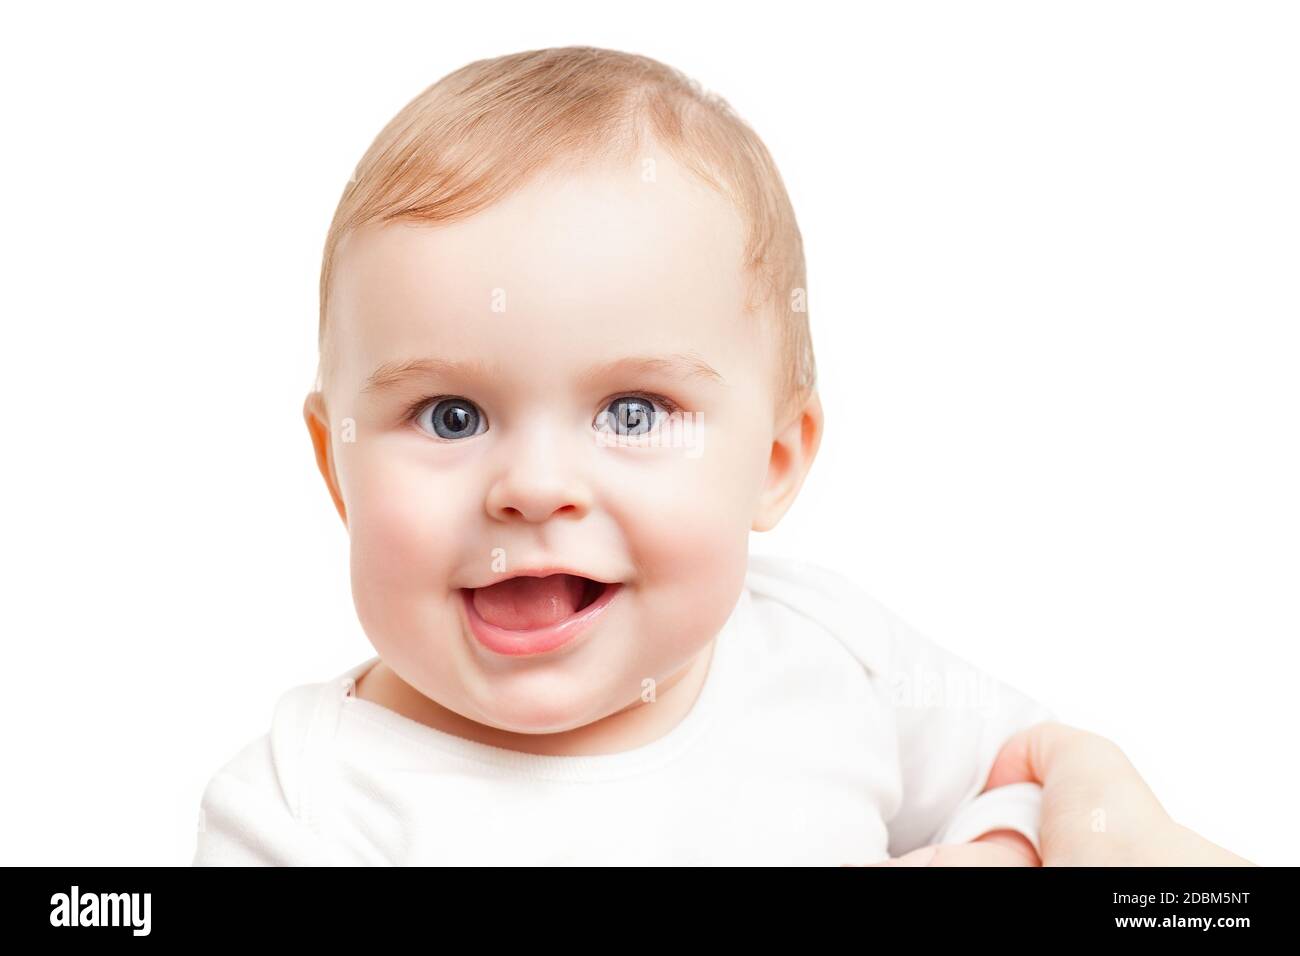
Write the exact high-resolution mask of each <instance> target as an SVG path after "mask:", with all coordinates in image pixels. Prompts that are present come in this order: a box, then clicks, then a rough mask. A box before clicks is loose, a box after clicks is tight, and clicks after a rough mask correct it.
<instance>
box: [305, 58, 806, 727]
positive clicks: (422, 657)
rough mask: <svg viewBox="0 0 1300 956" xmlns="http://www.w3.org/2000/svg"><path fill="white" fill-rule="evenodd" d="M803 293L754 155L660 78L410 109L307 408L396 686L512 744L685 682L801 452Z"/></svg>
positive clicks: (649, 73) (708, 98) (362, 212)
mask: <svg viewBox="0 0 1300 956" xmlns="http://www.w3.org/2000/svg"><path fill="white" fill-rule="evenodd" d="M805 285H806V284H805V280H804V260H803V250H802V243H801V240H800V235H799V230H798V226H797V224H796V221H795V217H794V213H793V210H792V209H791V206H790V202H789V199H788V197H787V195H786V192H785V188H784V186H783V184H782V182H781V179H780V176H779V174H778V173H777V170H776V168H775V166H774V165H773V163H772V161H771V158H770V157H769V155H768V153H767V150H766V149H765V148H764V146H763V145H762V143H761V142H760V140H759V139H758V138H757V137H756V136H755V135H754V133H753V132H752V131H751V130H750V129H749V128H748V127H747V126H746V125H745V124H744V123H742V122H741V121H740V120H739V119H738V118H737V117H736V116H735V115H734V114H733V113H732V112H731V111H730V109H729V108H728V106H727V105H726V103H725V102H724V101H722V100H720V99H718V98H717V97H715V96H712V95H709V94H706V93H704V92H703V91H701V89H700V88H699V87H698V86H697V85H696V84H694V83H692V82H691V81H689V80H687V79H686V78H684V77H683V76H681V75H680V74H679V73H677V72H676V71H674V70H672V69H670V68H668V67H666V66H664V65H663V64H660V63H658V62H656V61H654V60H650V59H647V58H645V57H640V56H633V55H629V54H625V53H619V52H616V51H610V50H600V49H592V48H586V47H583V48H566V49H552V50H539V51H531V52H526V53H519V54H515V55H511V56H506V57H501V58H498V59H494V60H487V61H480V62H476V63H471V64H470V65H468V66H466V67H464V68H462V69H460V70H457V71H456V72H454V73H452V74H450V75H448V76H447V77H445V78H443V79H442V80H440V81H439V82H438V83H436V84H434V85H433V86H432V87H430V88H429V89H427V90H426V91H424V92H423V93H422V94H420V96H418V97H417V98H416V99H415V100H414V101H412V102H411V103H410V104H409V105H407V106H406V107H405V108H404V109H403V110H402V111H401V112H400V113H399V114H398V115H397V116H396V117H395V118H394V119H393V120H392V122H390V123H389V124H388V126H387V127H385V129H384V130H383V131H382V132H381V133H380V134H379V137H378V138H377V139H376V140H375V142H374V144H373V145H372V146H371V148H370V149H369V150H368V151H367V153H366V155H365V156H364V157H363V158H362V160H361V162H360V164H359V165H358V166H357V169H356V173H355V175H354V177H353V179H352V180H350V181H349V183H348V185H347V187H346V189H345V191H344V194H343V198H342V200H341V201H340V203H339V207H338V210H337V212H336V214H335V217H334V220H333V223H332V225H331V227H330V231H329V235H328V238H327V240H326V245H325V255H324V264H323V268H322V274H321V314H320V346H321V365H320V374H319V378H318V381H317V387H316V389H315V390H314V391H313V392H312V393H311V394H310V395H309V396H308V398H307V402H306V406H305V415H306V419H307V423H308V427H309V429H310V431H311V434H312V440H313V443H314V445H315V448H316V458H317V463H318V465H319V466H320V470H321V473H322V474H323V475H324V477H325V480H326V483H327V485H328V487H329V490H330V493H331V495H332V497H333V499H334V503H335V506H336V507H337V509H338V511H339V514H340V515H341V516H342V518H343V520H344V523H345V524H346V526H347V529H348V533H349V536H350V539H351V568H352V590H353V597H354V600H355V603H356V608H357V613H358V617H359V619H360V621H361V623H362V626H363V627H364V629H365V631H366V633H367V635H368V636H369V638H370V640H371V642H372V643H373V645H374V647H375V649H376V651H377V653H378V654H379V656H380V657H381V658H382V659H383V661H384V663H385V664H386V665H387V666H388V667H389V668H391V670H392V671H393V672H394V673H395V674H396V675H398V676H399V677H400V678H401V679H402V680H403V681H404V682H405V683H406V684H408V685H410V686H411V687H412V688H414V689H415V690H417V691H418V692H419V693H421V694H422V695H424V696H425V697H427V698H430V699H432V700H434V701H437V702H438V703H439V704H440V705H442V706H443V707H446V708H449V709H451V710H453V711H456V712H458V713H459V714H461V715H463V716H465V717H468V718H470V719H472V720H474V721H477V722H479V723H481V724H486V725H489V726H493V727H497V728H500V729H502V730H506V731H511V732H518V733H558V732H561V731H564V730H568V729H571V728H575V727H579V726H582V725H586V724H589V723H592V722H594V721H596V720H599V719H601V718H603V717H605V716H607V715H610V714H612V713H614V712H616V711H619V710H622V709H625V708H627V707H629V706H630V705H632V704H634V703H636V702H637V701H639V700H641V699H642V691H643V687H644V686H645V685H644V683H643V682H644V681H645V680H646V679H647V678H649V679H652V680H654V681H655V682H657V683H662V682H664V681H668V680H671V679H672V677H673V676H674V675H677V674H679V673H680V672H682V671H683V670H684V669H685V668H686V667H687V666H688V665H690V664H691V662H692V661H694V660H695V659H696V658H697V657H698V655H699V654H700V652H701V650H702V649H703V648H705V647H706V646H707V644H708V642H709V641H710V639H711V638H713V637H714V635H715V634H716V633H717V632H718V630H719V628H720V627H721V626H722V625H723V623H725V621H726V619H727V617H728V615H729V614H730V613H731V611H732V609H733V608H734V606H735V604H736V601H737V599H738V598H739V596H740V592H741V588H742V586H743V583H744V576H745V570H746V559H747V555H748V550H749V549H748V535H749V532H750V531H751V530H755V531H764V530H768V529H770V528H772V527H774V526H775V525H776V524H777V522H778V521H779V520H780V518H781V516H782V515H783V514H784V513H785V512H786V510H787V509H788V508H789V506H790V505H791V503H792V502H793V501H794V498H795V496H796V495H797V494H798V491H799V488H800V486H801V484H802V482H803V479H804V476H805V475H806V474H807V472H808V469H809V467H810V466H811V464H812V460H813V458H814V456H815V455H816V452H817V447H818V444H819V441H820V437H821V431H822V413H821V407H820V404H819V402H818V398H817V394H816V391H815V387H814V385H815V375H814V363H813V353H812V345H811V340H810V336H809V331H808V323H807V311H806V307H805V297H804V289H805ZM556 569H567V571H569V572H572V573H573V574H574V575H576V576H581V577H584V578H589V579H592V580H593V581H595V582H607V583H609V584H611V585H613V586H612V587H610V588H607V589H605V590H603V591H602V590H601V589H600V588H598V587H596V586H595V585H591V586H584V585H583V584H582V582H581V581H580V580H579V579H578V578H576V577H575V578H572V579H571V578H567V577H564V576H555V577H544V575H546V574H548V573H549V572H551V571H553V570H556ZM516 576H519V577H520V579H521V581H522V582H523V583H521V581H516V583H514V584H504V585H501V586H500V587H498V588H495V589H492V590H487V589H488V588H489V586H491V585H493V584H496V583H498V582H502V581H505V580H507V579H511V578H514V577H516ZM473 589H478V591H477V594H476V593H475V591H474V590H473ZM466 598H468V600H466ZM593 601H594V603H592V602H593ZM588 605H589V606H590V608H592V609H595V608H599V610H598V613H597V614H596V615H595V616H594V617H592V618H591V619H590V621H589V622H588V623H587V625H586V626H585V627H578V628H572V622H571V619H570V623H568V624H563V625H560V626H558V627H557V626H551V627H549V628H548V627H546V626H545V625H547V624H550V625H555V624H556V622H558V621H559V620H560V619H562V618H568V616H569V615H570V614H572V613H574V612H577V616H579V617H582V616H583V611H584V609H586V608H587V607H588ZM588 613H590V612H589V611H588ZM521 629H522V630H521ZM571 630H572V631H574V632H576V636H574V637H572V638H571V639H569V640H567V641H565V642H563V643H559V644H558V645H556V646H552V645H553V644H555V641H556V640H558V639H559V638H561V637H563V636H565V635H567V634H568V633H569V632H570V631H571Z"/></svg>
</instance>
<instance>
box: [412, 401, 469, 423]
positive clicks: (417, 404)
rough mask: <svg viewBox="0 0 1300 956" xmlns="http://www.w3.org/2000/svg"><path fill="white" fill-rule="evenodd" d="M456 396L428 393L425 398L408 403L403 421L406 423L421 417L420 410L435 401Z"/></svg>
mask: <svg viewBox="0 0 1300 956" xmlns="http://www.w3.org/2000/svg"><path fill="white" fill-rule="evenodd" d="M455 397H456V396H454V395H428V396H426V397H424V398H417V399H416V400H415V401H413V402H411V404H409V405H407V406H406V409H405V410H404V411H403V412H402V421H403V422H405V423H411V422H414V421H415V420H416V419H417V418H419V417H420V412H422V411H424V410H425V409H426V408H428V407H429V406H430V405H432V404H433V403H434V402H440V401H442V400H443V399H444V398H455Z"/></svg>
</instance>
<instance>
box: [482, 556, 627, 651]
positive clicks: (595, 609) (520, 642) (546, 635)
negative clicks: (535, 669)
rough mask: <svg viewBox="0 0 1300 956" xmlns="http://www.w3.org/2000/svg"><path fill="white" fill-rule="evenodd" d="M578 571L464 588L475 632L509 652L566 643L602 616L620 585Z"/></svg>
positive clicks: (488, 643) (496, 649) (486, 640)
mask: <svg viewBox="0 0 1300 956" xmlns="http://www.w3.org/2000/svg"><path fill="white" fill-rule="evenodd" d="M622 587H623V585H622V583H613V584H606V583H603V582H601V581H594V580H592V579H590V578H585V577H581V576H579V575H574V574H551V575H547V576H545V577H528V576H523V575H521V576H517V577H513V578H507V579H506V580H504V581H498V582H497V583H496V584H493V585H490V586H488V587H483V588H464V589H462V594H463V597H464V602H465V610H466V614H467V616H468V618H469V623H470V628H471V630H472V631H473V633H474V636H475V637H477V638H478V639H479V641H481V642H482V643H484V644H486V645H487V646H488V647H489V648H491V649H492V650H495V651H498V652H500V653H505V654H534V653H540V652H542V651H544V650H550V649H552V648H554V647H558V646H560V645H561V644H564V643H567V642H568V641H570V640H571V639H572V638H574V637H575V636H577V634H578V633H579V632H581V631H584V630H586V629H587V627H588V625H589V624H590V623H591V622H592V621H594V620H595V619H596V618H597V617H599V616H600V615H601V613H602V612H603V611H604V609H605V608H606V607H608V606H609V604H610V602H611V601H613V599H614V597H615V596H616V595H617V594H618V592H619V591H620V590H621V589H622Z"/></svg>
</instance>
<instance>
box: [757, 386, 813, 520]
mask: <svg viewBox="0 0 1300 956" xmlns="http://www.w3.org/2000/svg"><path fill="white" fill-rule="evenodd" d="M824 425H825V419H824V417H823V414H822V403H821V398H820V397H819V396H818V394H817V392H816V391H815V390H814V391H813V392H812V393H811V394H810V395H809V396H808V399H807V401H805V402H804V404H803V407H802V408H800V409H799V411H798V413H797V414H795V415H794V416H793V417H792V418H791V419H790V421H789V423H788V424H786V425H784V426H783V427H781V429H780V430H779V431H778V432H777V433H776V435H775V436H773V438H772V453H771V456H770V457H769V458H768V465H767V480H766V482H764V485H763V492H762V494H761V495H760V496H759V499H758V508H757V509H756V510H755V512H754V522H753V524H752V525H751V526H750V527H751V528H752V529H753V530H754V531H771V530H772V529H773V528H775V527H776V525H777V523H778V522H779V521H780V520H781V518H782V517H783V516H784V515H785V513H786V511H788V510H789V509H790V506H791V505H792V504H794V499H795V498H796V497H797V496H798V494H799V489H800V488H801V487H802V486H803V481H804V478H806V477H807V476H808V471H809V470H810V469H811V468H812V463H813V459H815V458H816V457H817V449H818V448H819V447H821V441H822V429H823V427H824Z"/></svg>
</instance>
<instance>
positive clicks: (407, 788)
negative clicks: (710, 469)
mask: <svg viewBox="0 0 1300 956" xmlns="http://www.w3.org/2000/svg"><path fill="white" fill-rule="evenodd" d="M376 660H377V658H374V657H372V658H370V659H369V660H366V661H364V662H362V663H360V664H357V665H356V666H354V667H351V668H349V669H348V670H347V671H345V672H344V673H342V674H340V675H338V676H337V677H335V678H334V679H332V680H328V681H324V682H322V683H314V684H305V685H302V686H299V687H295V688H293V689H291V690H289V691H287V692H285V693H284V694H283V696H281V698H280V700H279V701H278V703H277V704H276V707H275V713H274V718H273V720H272V724H271V729H270V731H269V732H268V733H266V734H263V735H262V736H261V737H259V738H258V739H256V740H253V741H251V742H250V743H249V744H248V745H247V746H245V747H244V748H243V749H242V750H241V751H240V752H239V753H238V754H237V755H236V756H235V757H234V758H233V759H231V760H230V761H229V762H228V763H227V764H226V765H225V766H224V767H222V768H221V769H220V770H219V771H217V773H216V774H215V775H214V776H213V777H212V779H211V780H210V781H209V783H208V785H207V787H206V789H205V790H204V793H203V797H202V802H201V810H200V820H199V836H198V844H197V848H196V852H195V855H194V861H193V862H194V865H196V866H199V865H354V864H356V865H424V864H428V865H444V864H445V865H470V866H475V865H497V864H500V865H571V864H576V865H588V864H590V865H628V864H642V865H672V864H682V865H813V866H839V865H840V864H841V863H858V864H861V863H872V862H876V861H879V860H883V859H885V858H886V857H888V856H899V855H901V854H902V853H905V852H907V851H908V850H911V849H915V848H916V847H919V846H925V845H927V844H930V843H962V842H967V841H969V840H972V839H974V838H975V837H977V836H979V835H980V834H982V833H986V832H988V831H990V830H995V829H1003V828H1006V829H1012V830H1016V831H1018V832H1020V833H1022V834H1024V835H1025V837H1027V838H1028V839H1029V840H1030V842H1032V843H1033V844H1034V846H1035V847H1037V846H1038V818H1039V808H1040V796H1041V790H1040V788H1039V787H1038V786H1037V785H1036V784H1029V783H1020V784H1013V785H1010V786H1006V787H1000V788H998V789H995V790H990V791H988V792H985V793H982V794H981V793H980V791H981V790H982V789H983V786H984V782H985V780H986V778H987V776H988V772H989V769H990V767H991V766H992V764H993V760H994V758H995V757H996V756H997V753H998V751H999V749H1000V748H1001V746H1002V744H1003V743H1004V742H1005V741H1006V740H1007V738H1008V737H1010V736H1011V735H1012V734H1013V733H1015V732H1016V731H1017V730H1020V729H1022V728H1024V727H1028V726H1030V725H1032V724H1035V723H1037V722H1039V721H1041V720H1052V719H1055V718H1054V715H1053V714H1052V713H1051V712H1050V711H1048V710H1047V709H1045V708H1044V707H1042V706H1041V705H1039V704H1037V703H1035V702H1034V701H1033V700H1031V699H1029V698H1028V697H1026V696H1024V695H1023V694H1021V693H1020V692H1019V691H1017V690H1015V689H1014V688H1012V687H1010V686H1008V685H1007V684H1004V683H1002V682H1001V681H998V680H996V679H994V678H992V677H990V676H988V675H986V674H983V673H981V672H980V671H978V670H976V669H975V668H973V667H971V666H970V665H969V664H967V663H966V662H965V661H963V660H962V659H960V658H958V657H956V656H954V655H952V654H951V653H949V652H947V651H945V650H944V649H943V648H941V647H939V646H938V645H937V644H935V643H933V642H932V641H930V640H929V639H928V638H926V637H924V636H922V635H921V634H919V633H917V632H916V631H915V630H913V629H912V628H910V627H909V626H908V625H906V624H905V623H903V622H902V621H901V620H900V619H899V618H898V617H897V616H895V615H894V614H892V613H891V612H890V611H888V610H886V609H885V608H884V607H882V606H881V605H880V604H878V603H877V602H876V601H875V600H874V599H872V598H871V597H869V596H868V595H867V594H865V593H864V592H863V591H861V590H860V589H859V588H857V587H856V586H855V585H854V584H853V583H852V582H851V581H849V580H848V579H846V578H844V577H842V576H841V575H840V574H838V573H837V572H833V571H830V570H829V569H827V568H824V567H820V566H817V565H813V564H809V563H806V562H801V561H795V560H792V559H788V558H774V557H768V556H760V555H751V557H750V564H749V570H748V573H747V576H746V582H745V588H744V590H743V591H742V592H741V595H740V598H739V600H738V601H737V604H736V606H735V608H734V609H733V611H732V613H731V616H730V617H729V619H728V620H727V622H726V624H725V625H724V627H723V629H722V630H721V632H720V633H719V635H718V638H717V645H716V648H715V651H714V656H713V659H712V661H711V662H710V665H709V671H708V674H707V676H706V679H705V682H704V684H703V686H702V688H701V690H700V692H699V696H698V697H697V699H696V700H695V702H694V704H693V705H692V708H691V710H690V711H689V712H688V713H687V715H686V717H685V718H684V719H683V720H682V721H681V722H680V723H678V724H677V726H675V727H674V728H673V729H672V730H671V731H670V732H669V733H667V734H666V735H664V736H662V737H660V738H658V739H657V740H654V741H652V742H650V743H649V744H646V745H644V746H641V747H637V748H635V749H632V750H628V751H624V752H621V753H613V754H599V755H592V756H554V755H540V754H529V753H522V752H518V751H513V750H506V749H502V748H499V747H495V746H490V745H487V744H482V743H478V742H476V741H472V740H468V739H465V738H462V737H458V736H455V735H453V734H449V733H446V732H444V731H440V730H436V729H434V728H432V727H429V726H427V725H425V724H422V723H420V722H418V721H415V720H411V719H409V718H407V717H404V716H402V715H400V714H398V713H396V712H395V711H392V710H389V709H387V708H385V707H383V706H381V705H379V704H376V703H374V702H372V701H368V700H364V699H362V698H358V697H356V696H355V694H354V693H353V687H354V683H355V681H356V679H357V678H358V677H359V676H360V675H361V674H363V673H364V672H365V671H366V670H367V669H368V668H370V667H371V666H372V665H373V664H374V663H375V662H376Z"/></svg>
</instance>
